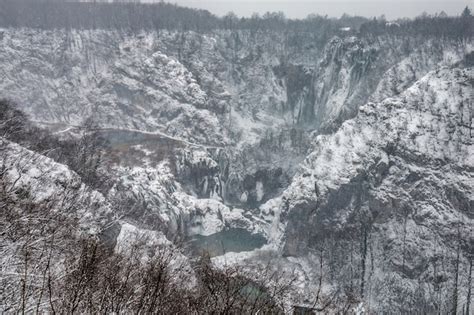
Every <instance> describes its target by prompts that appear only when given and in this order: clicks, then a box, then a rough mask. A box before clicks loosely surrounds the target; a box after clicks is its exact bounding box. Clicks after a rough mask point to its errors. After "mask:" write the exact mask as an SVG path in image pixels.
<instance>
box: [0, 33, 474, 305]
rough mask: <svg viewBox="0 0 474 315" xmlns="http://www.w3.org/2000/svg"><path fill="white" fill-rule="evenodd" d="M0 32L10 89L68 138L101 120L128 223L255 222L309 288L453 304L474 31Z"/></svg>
mask: <svg viewBox="0 0 474 315" xmlns="http://www.w3.org/2000/svg"><path fill="white" fill-rule="evenodd" d="M0 32H1V36H0V44H1V46H0V65H1V67H0V75H1V76H2V78H4V79H3V80H2V81H1V82H0V96H1V97H7V98H10V99H13V100H14V101H16V102H17V103H18V105H19V107H20V108H21V109H22V110H24V111H25V112H27V113H28V114H29V116H30V117H31V119H33V120H34V121H36V122H37V123H38V124H39V125H41V126H44V127H47V128H49V129H51V130H52V131H54V132H56V134H57V135H61V136H65V135H67V134H71V135H73V136H74V134H75V133H76V132H77V131H78V129H80V128H81V126H82V125H83V124H84V123H85V122H86V121H88V122H90V121H91V120H92V121H93V122H94V123H95V124H96V125H97V126H98V128H99V129H100V132H103V135H104V137H106V138H107V139H108V140H109V141H110V143H111V145H110V147H109V148H108V149H107V150H108V151H107V156H106V159H105V161H104V165H103V167H104V168H105V169H107V170H108V172H109V174H111V177H112V178H113V179H114V183H113V186H112V188H111V189H110V191H108V193H107V194H106V195H105V196H103V198H105V199H107V200H109V201H110V202H111V203H113V202H114V201H116V200H117V199H118V200H120V201H121V204H120V207H121V208H123V209H121V211H122V210H124V211H123V213H126V217H127V220H128V221H129V222H133V224H135V225H137V226H141V227H146V228H148V229H154V230H160V231H163V232H164V233H165V235H166V236H167V237H168V238H172V237H174V236H176V235H193V234H202V235H209V234H213V233H216V232H219V231H221V230H222V229H225V228H229V227H230V228H232V227H238V228H245V229H248V230H250V231H252V232H259V233H263V234H264V235H266V236H267V237H268V239H269V240H270V244H269V245H268V248H270V249H269V250H270V251H272V253H273V254H272V255H275V256H278V259H280V260H281V261H282V264H284V265H285V266H290V267H291V268H297V269H298V268H299V269H298V270H299V271H300V272H301V274H302V279H303V280H302V282H303V284H302V286H306V288H313V287H312V286H311V285H312V284H315V283H317V279H318V277H319V276H318V275H319V274H322V273H323V272H324V273H325V274H327V276H325V277H324V279H323V280H324V283H325V289H324V290H323V291H324V293H325V294H327V295H328V296H331V295H332V294H333V293H334V292H335V293H337V296H338V297H340V296H344V295H345V296H346V297H350V298H352V299H353V300H354V301H362V302H364V303H366V305H368V307H369V308H370V307H372V308H371V309H373V310H376V311H378V310H382V309H390V310H391V311H393V312H400V311H405V310H410V309H411V308H414V307H417V308H418V307H423V308H425V310H426V311H427V312H431V311H433V310H435V309H438V310H447V309H449V307H450V306H449V301H448V300H449V299H448V297H447V294H448V293H451V292H452V288H453V286H454V282H453V280H452V275H453V274H454V269H453V266H454V265H456V264H453V259H455V260H456V261H458V262H459V264H457V265H458V266H460V267H459V268H458V269H457V272H458V274H463V275H465V274H466V268H467V267H466V266H467V261H468V259H469V257H470V256H469V255H468V254H469V253H472V242H473V240H472V230H470V226H472V223H473V222H472V220H473V215H472V209H473V208H474V205H473V200H474V196H473V195H472V191H474V189H473V188H474V186H473V178H472V172H473V169H474V165H473V163H474V162H473V160H472V156H474V152H473V144H472V123H473V109H472V94H471V93H472V80H473V79H472V78H473V72H472V53H471V55H470V56H471V58H470V59H465V55H466V54H468V53H469V52H472V49H473V46H472V41H470V40H464V41H454V40H448V39H439V38H438V39H430V38H415V37H404V38H401V37H397V36H390V35H386V36H379V37H368V36H367V37H360V38H358V37H354V36H341V37H335V38H332V39H331V40H329V41H327V42H322V41H321V40H319V39H317V38H315V37H314V36H313V35H311V34H307V33H301V34H299V33H298V34H282V33H279V32H271V31H267V32H256V33H255V32H250V31H249V32H247V31H213V32H208V33H206V34H200V33H195V32H169V31H159V32H143V33H140V34H127V33H126V32H121V31H112V30H109V31H99V30H95V31H86V30H69V31H66V30H54V31H44V30H35V29H3V30H0ZM462 60H464V61H462ZM469 60H471V61H469ZM51 185H53V184H51ZM78 187H79V186H78ZM115 205H116V204H114V206H115ZM125 210H126V211H125ZM127 224H129V223H127ZM115 232H117V231H115ZM112 234H113V235H115V236H116V234H117V233H115V234H114V233H112ZM458 252H459V255H457V253H458ZM315 253H316V254H315ZM458 256H459V259H457V258H456V257H458ZM282 257H283V258H282ZM453 257H454V258H453ZM260 258H261V257H260ZM260 258H259V257H257V258H255V257H254V258H251V260H252V259H253V260H254V261H258V260H259V259H260ZM275 259H277V258H275ZM314 260H316V261H318V263H314ZM319 260H321V261H323V266H324V268H323V270H321V269H320V267H319V266H320V265H319ZM295 266H296V267H295ZM459 281H460V282H458V284H457V285H458V286H459V287H461V286H462V284H464V286H463V288H465V287H466V286H465V282H466V281H467V280H466V277H464V278H462V279H461V280H459ZM462 281H464V282H462ZM375 293H377V294H375ZM463 294H464V296H465V292H464V291H462V290H459V295H460V296H461V295H463ZM393 297H396V299H392V298H393ZM310 304H312V302H311V303H310Z"/></svg>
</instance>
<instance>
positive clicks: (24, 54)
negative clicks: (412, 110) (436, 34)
mask: <svg viewBox="0 0 474 315" xmlns="http://www.w3.org/2000/svg"><path fill="white" fill-rule="evenodd" d="M1 34H2V35H1V36H0V38H1V43H2V46H1V48H0V60H1V64H2V68H1V70H0V71H1V75H2V77H3V78H4V80H2V82H1V83H0V91H1V92H0V93H1V94H0V95H1V96H2V97H7V98H10V99H13V100H14V101H16V102H18V104H20V107H21V108H22V109H23V110H25V111H26V112H27V113H28V114H30V115H31V117H32V118H33V119H34V120H36V121H39V122H41V123H43V124H45V123H48V125H47V126H49V127H51V123H53V124H56V125H55V126H56V127H58V126H61V125H57V124H58V123H61V124H65V125H72V126H78V125H81V124H83V123H84V121H86V120H87V119H89V118H91V117H92V118H93V120H94V121H95V122H96V123H97V124H98V125H100V126H102V127H109V128H114V129H133V130H138V131H147V132H152V133H156V134H159V135H161V136H163V137H167V138H168V139H170V140H175V141H174V142H175V143H178V144H183V143H184V144H185V145H187V146H192V147H196V146H197V147H199V148H200V149H204V150H208V151H209V149H211V150H210V152H209V158H211V159H213V160H215V162H216V163H217V164H218V165H219V168H218V170H217V172H215V171H213V170H208V171H207V172H205V173H206V175H208V174H207V173H210V174H212V175H209V176H208V177H209V178H207V179H206V180H204V179H203V178H200V179H198V180H196V182H207V183H209V182H211V179H213V178H214V177H216V175H217V177H218V178H219V181H220V183H219V188H218V191H219V194H220V197H221V198H222V199H223V200H225V201H226V203H229V204H237V205H243V206H255V205H258V204H260V203H262V202H264V201H266V200H268V199H269V198H271V197H274V196H275V195H276V194H278V193H279V192H280V191H281V190H282V189H283V188H285V187H286V186H287V185H288V183H289V182H290V178H291V177H292V176H293V174H294V172H295V170H296V166H297V165H298V163H299V162H300V161H302V159H303V158H304V157H305V155H306V153H307V149H308V147H309V133H310V132H311V131H314V130H316V131H321V130H322V131H331V130H334V129H336V128H337V127H338V126H339V125H340V124H341V123H342V122H343V121H344V120H345V119H347V118H352V117H354V116H355V114H356V113H357V109H358V107H359V106H361V105H363V104H365V103H366V102H367V101H368V100H369V99H370V100H374V101H380V100H382V99H384V98H386V97H389V96H392V95H396V94H398V93H401V92H402V91H403V90H404V89H406V88H407V87H409V86H410V85H411V84H412V83H413V82H415V81H416V80H417V79H419V78H420V77H421V76H423V75H424V74H426V73H427V72H428V71H429V70H432V69H433V68H434V67H436V66H440V65H449V64H452V63H453V62H456V61H458V60H460V59H461V58H462V57H463V56H464V54H465V53H466V52H468V51H470V50H471V49H472V43H471V42H470V41H469V40H468V41H454V40H448V39H446V40H439V39H430V38H426V39H420V38H412V37H406V38H400V37H397V36H389V35H387V36H380V37H377V38H370V37H361V38H356V37H353V36H342V37H340V38H339V37H335V38H333V39H331V40H330V41H328V42H327V43H326V42H324V41H323V42H322V41H321V40H320V39H318V37H317V36H316V35H314V34H310V33H304V32H302V33H289V34H287V36H284V35H283V34H281V33H278V32H273V31H261V32H250V31H213V32H208V33H205V34H200V33H195V32H175V31H172V32H168V31H159V32H142V33H140V34H138V35H137V34H128V33H126V32H123V31H113V30H108V31H101V30H71V31H65V30H51V31H43V30H36V29H3V30H1ZM65 128H66V127H64V128H63V129H65ZM249 157H250V158H249ZM198 173H199V172H198ZM214 173H216V174H214ZM257 185H258V186H259V187H263V195H262V191H261V190H260V192H259V193H257V189H256V187H257ZM203 188H204V187H202V186H200V187H194V188H193V189H194V190H195V191H196V192H197V193H198V194H199V193H200V192H202V191H203ZM207 188H208V189H207V190H208V191H205V192H204V193H203V195H202V196H209V195H210V189H215V188H216V186H215V185H214V184H212V185H208V186H207ZM258 195H262V196H261V197H259V196H258Z"/></svg>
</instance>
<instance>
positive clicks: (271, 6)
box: [143, 0, 474, 19]
mask: <svg viewBox="0 0 474 315" xmlns="http://www.w3.org/2000/svg"><path fill="white" fill-rule="evenodd" d="M148 1H153V0H148ZM143 2H144V1H143ZM167 2H171V3H177V4H179V5H183V6H188V7H194V8H201V9H206V10H209V11H211V12H212V13H215V14H217V15H224V14H226V13H227V12H229V11H233V12H234V13H236V14H237V15H239V16H250V15H251V14H252V13H253V12H258V13H265V12H267V11H283V12H284V13H285V15H286V16H287V17H290V18H304V17H306V16H307V15H308V14H309V13H318V14H320V15H326V14H327V15H329V16H331V17H339V16H341V15H342V14H343V13H348V14H351V15H361V16H367V17H373V16H380V15H382V14H385V16H386V17H387V18H388V19H393V18H398V17H414V16H417V15H420V14H421V13H422V12H423V11H426V12H427V13H429V14H434V13H438V12H440V11H443V10H444V11H445V12H446V13H448V14H449V15H458V14H460V13H461V11H462V9H463V8H464V7H466V5H469V6H470V7H471V8H472V7H474V0H432V1H429V0H332V1H331V0H168V1H167Z"/></svg>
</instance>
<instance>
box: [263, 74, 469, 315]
mask: <svg viewBox="0 0 474 315" xmlns="http://www.w3.org/2000/svg"><path fill="white" fill-rule="evenodd" d="M473 75H474V72H473V69H472V66H470V67H466V68H463V67H455V68H452V69H451V68H442V69H440V70H437V71H434V72H431V73H429V74H428V75H427V76H425V77H423V78H422V79H421V80H419V81H418V82H416V83H415V84H414V85H413V86H411V87H410V88H409V89H407V90H406V91H405V92H403V93H402V94H401V95H400V96H397V97H394V98H388V99H386V100H384V101H382V102H380V103H368V104H366V105H364V106H362V107H361V108H360V110H359V114H358V116H357V117H356V118H355V119H352V120H348V121H346V122H345V123H343V124H342V126H341V128H340V129H339V130H338V131H337V132H336V133H335V134H333V135H329V136H318V137H317V138H316V139H315V142H314V144H313V148H314V151H313V152H312V153H311V154H309V155H308V157H307V158H306V159H305V161H304V162H303V163H302V164H301V169H300V171H299V173H298V175H296V176H295V177H294V180H293V183H292V184H291V185H290V187H289V188H288V189H287V190H286V191H285V193H284V194H283V196H282V197H281V199H279V201H278V202H279V208H278V209H279V215H278V219H279V224H280V228H281V230H280V231H281V234H277V235H275V237H276V238H275V239H276V240H277V241H279V242H281V246H282V251H283V255H290V256H305V255H307V254H308V253H309V252H311V251H314V250H316V251H320V253H321V257H323V258H322V259H324V261H325V264H327V269H326V270H327V272H328V273H329V274H330V276H328V278H329V279H328V280H329V282H331V280H330V279H337V280H336V281H335V283H336V282H337V283H338V285H341V283H345V284H343V285H342V286H346V287H347V288H350V289H351V290H354V291H356V292H357V294H358V295H359V296H361V298H362V299H364V300H366V301H368V302H369V303H370V302H372V303H373V305H374V306H375V305H384V309H385V310H387V307H389V308H388V309H391V310H392V311H394V312H398V311H401V310H405V311H409V310H412V309H420V308H424V309H425V310H427V311H429V312H431V311H434V310H435V309H437V308H438V309H450V301H451V299H452V296H451V295H450V293H451V292H452V289H453V286H454V285H455V284H454V283H453V281H454V279H455V274H456V273H460V274H461V275H462V276H461V277H460V278H459V279H462V280H459V281H460V282H459V283H457V285H458V286H459V287H458V288H457V290H459V292H458V293H459V294H460V296H463V297H464V298H465V297H466V295H467V291H466V290H467V287H468V285H467V282H466V281H468V280H467V275H468V269H469V261H470V259H472V257H471V255H472V252H473V244H474V243H473V242H474V239H473V235H474V234H473V230H472V227H473V226H474V222H473V219H474V216H473V215H474V212H473V209H474V195H473V191H474V181H473V173H472V171H473V166H474V164H473V163H474V160H473V156H474V146H473V134H472V119H473V107H472V95H471V94H472V84H473V82H472V79H473ZM273 202H274V201H270V202H269V204H268V205H265V206H264V208H265V207H266V206H268V207H269V206H273V205H274V204H273ZM458 262H459V264H460V266H461V267H459V268H458V269H456V268H455V267H454V266H455V265H456V264H457V263H458ZM341 268H342V269H341ZM333 277H334V278H333ZM344 279H345V280H344ZM461 288H462V289H461ZM393 296H398V297H400V300H396V301H394V300H387V299H389V297H393ZM374 311H381V309H377V308H375V309H374Z"/></svg>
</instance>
